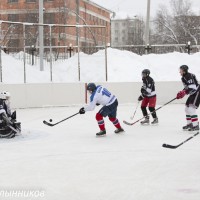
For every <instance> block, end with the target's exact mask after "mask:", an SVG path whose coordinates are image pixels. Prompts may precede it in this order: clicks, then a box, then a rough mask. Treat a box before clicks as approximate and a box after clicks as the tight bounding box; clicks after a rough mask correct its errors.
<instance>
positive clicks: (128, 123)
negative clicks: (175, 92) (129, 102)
mask: <svg viewBox="0 0 200 200" xmlns="http://www.w3.org/2000/svg"><path fill="white" fill-rule="evenodd" d="M174 100H176V98H174V99H172V100H171V101H168V102H167V103H165V104H164V105H162V106H160V107H159V108H157V109H155V110H154V111H153V112H150V113H149V114H147V115H146V116H149V115H150V114H152V113H154V112H155V111H157V110H159V109H161V108H162V107H164V106H166V105H167V104H169V103H171V102H172V101H174ZM146 116H144V117H142V118H140V119H138V120H137V121H135V122H133V123H130V122H127V121H125V120H124V121H123V122H124V124H126V125H129V126H132V125H134V124H136V123H137V122H139V121H141V120H142V119H144V118H145V117H146Z"/></svg>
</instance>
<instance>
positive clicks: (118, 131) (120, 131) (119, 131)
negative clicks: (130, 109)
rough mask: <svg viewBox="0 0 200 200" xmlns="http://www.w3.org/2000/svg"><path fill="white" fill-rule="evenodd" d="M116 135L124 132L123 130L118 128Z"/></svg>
mask: <svg viewBox="0 0 200 200" xmlns="http://www.w3.org/2000/svg"><path fill="white" fill-rule="evenodd" d="M114 132H115V133H116V134H118V133H122V132H124V129H123V128H118V129H116V130H115V131H114Z"/></svg>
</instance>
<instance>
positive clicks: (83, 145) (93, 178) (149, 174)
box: [0, 105, 200, 200]
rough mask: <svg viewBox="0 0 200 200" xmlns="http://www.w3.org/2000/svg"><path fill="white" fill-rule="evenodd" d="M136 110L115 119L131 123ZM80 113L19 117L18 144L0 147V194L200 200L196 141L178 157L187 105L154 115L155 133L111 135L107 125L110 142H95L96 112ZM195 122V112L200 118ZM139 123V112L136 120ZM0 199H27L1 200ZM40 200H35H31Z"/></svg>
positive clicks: (136, 130) (51, 111)
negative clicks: (169, 146)
mask: <svg viewBox="0 0 200 200" xmlns="http://www.w3.org/2000/svg"><path fill="white" fill-rule="evenodd" d="M135 106H136V105H132V106H130V105H129V106H125V105H124V106H119V110H118V117H119V120H120V121H121V123H122V120H124V119H125V120H129V121H130V116H131V115H132V114H133V112H134V109H135ZM78 110H79V107H63V108H41V109H21V110H17V112H18V118H19V120H20V121H21V122H22V128H23V130H22V136H18V137H16V138H14V139H10V140H6V139H2V140H0V188H1V190H2V188H3V189H5V190H6V189H10V190H12V189H15V190H25V189H28V190H31V189H32V190H33V189H41V190H44V192H45V196H44V197H43V198H41V199H45V200H55V199H59V200H64V199H65V200H133V199H134V200H147V199H148V200H169V199H173V200H199V199H200V156H199V152H200V145H199V140H200V138H199V137H200V136H199V135H198V136H196V137H195V138H194V139H192V140H190V141H189V142H187V143H185V144H184V145H183V146H181V147H179V148H178V149H176V150H172V149H165V148H163V147H162V144H163V143H169V144H173V145H176V144H178V143H180V142H182V141H183V140H185V139H186V138H188V137H190V136H191V135H192V134H191V133H188V132H183V131H182V130H181V127H182V125H184V124H185V119H184V105H169V106H166V107H164V108H162V109H161V110H159V112H158V117H159V121H160V123H159V125H158V126H141V125H140V124H139V123H137V124H136V125H134V126H127V125H124V124H123V127H124V129H125V131H126V132H125V133H123V134H120V135H116V134H114V133H113V131H114V127H113V125H112V124H111V123H110V122H109V120H108V119H106V120H105V123H106V127H107V136H106V137H102V138H96V136H95V133H96V132H97V131H98V127H97V124H96V120H95V113H96V112H88V113H86V114H85V115H77V116H76V117H74V118H71V119H69V120H68V121H65V122H63V123H61V124H60V125H57V126H55V127H48V126H46V125H44V124H43V123H42V121H43V120H44V119H46V120H48V119H50V118H52V119H53V121H54V122H56V121H58V120H61V119H63V118H65V117H67V116H69V115H72V114H74V113H76V112H77V111H78ZM198 114H200V111H199V110H198ZM140 117H141V111H140V110H138V112H137V114H136V116H135V119H138V118H140ZM0 199H6V200H7V199H20V200H21V199H27V198H22V197H20V198H4V197H0ZM32 199H39V198H32Z"/></svg>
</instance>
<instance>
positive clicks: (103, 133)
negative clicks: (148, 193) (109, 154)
mask: <svg viewBox="0 0 200 200" xmlns="http://www.w3.org/2000/svg"><path fill="white" fill-rule="evenodd" d="M104 135H106V130H101V131H99V132H98V133H96V136H104Z"/></svg>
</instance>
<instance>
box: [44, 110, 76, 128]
mask: <svg viewBox="0 0 200 200" xmlns="http://www.w3.org/2000/svg"><path fill="white" fill-rule="evenodd" d="M78 114H79V112H77V113H76V114H74V115H71V116H69V117H67V118H65V119H63V120H61V121H59V122H57V123H55V124H52V123H49V122H47V121H45V120H44V121H43V123H44V124H46V125H47V126H55V125H57V124H60V123H61V122H64V121H65V120H67V119H69V118H71V117H74V116H75V115H78Z"/></svg>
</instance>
